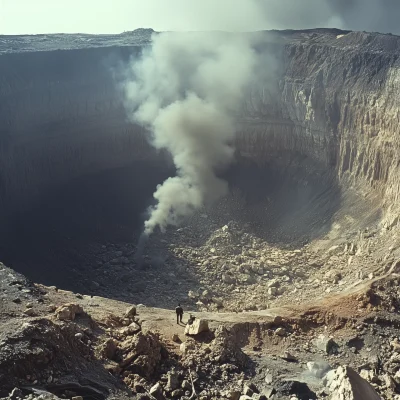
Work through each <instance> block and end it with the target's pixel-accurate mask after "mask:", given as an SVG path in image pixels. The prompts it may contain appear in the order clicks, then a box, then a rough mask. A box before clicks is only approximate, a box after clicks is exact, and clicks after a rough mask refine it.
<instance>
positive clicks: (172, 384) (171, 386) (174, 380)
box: [165, 371, 179, 392]
mask: <svg viewBox="0 0 400 400" xmlns="http://www.w3.org/2000/svg"><path fill="white" fill-rule="evenodd" d="M178 388H179V379H178V374H177V373H176V372H174V371H171V372H169V373H168V377H167V385H166V386H165V390H166V391H168V392H172V391H174V390H176V389H178Z"/></svg>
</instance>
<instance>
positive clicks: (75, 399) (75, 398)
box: [71, 396, 83, 400]
mask: <svg viewBox="0 0 400 400" xmlns="http://www.w3.org/2000/svg"><path fill="white" fill-rule="evenodd" d="M71 400H83V397H82V396H74V397H72V399H71Z"/></svg>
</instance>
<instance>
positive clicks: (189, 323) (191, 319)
mask: <svg viewBox="0 0 400 400" xmlns="http://www.w3.org/2000/svg"><path fill="white" fill-rule="evenodd" d="M195 319H196V317H194V316H193V315H192V314H190V317H189V319H188V325H192V324H193V321H194V320H195Z"/></svg>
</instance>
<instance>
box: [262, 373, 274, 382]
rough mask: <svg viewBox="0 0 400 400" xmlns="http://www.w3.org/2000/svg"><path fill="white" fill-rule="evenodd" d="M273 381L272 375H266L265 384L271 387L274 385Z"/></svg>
mask: <svg viewBox="0 0 400 400" xmlns="http://www.w3.org/2000/svg"><path fill="white" fill-rule="evenodd" d="M272 380H273V377H272V374H266V375H265V379H264V381H265V383H266V384H267V385H270V384H271V383H272Z"/></svg>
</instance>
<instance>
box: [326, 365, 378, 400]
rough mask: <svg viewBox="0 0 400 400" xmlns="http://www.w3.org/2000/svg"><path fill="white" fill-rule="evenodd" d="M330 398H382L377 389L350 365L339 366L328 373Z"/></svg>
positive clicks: (360, 399) (367, 399)
mask: <svg viewBox="0 0 400 400" xmlns="http://www.w3.org/2000/svg"><path fill="white" fill-rule="evenodd" d="M326 386H327V388H328V390H329V391H330V393H331V397H330V398H329V399H330V400H382V399H381V398H380V397H379V396H378V394H377V393H376V391H375V389H374V388H373V387H372V386H371V385H370V384H369V383H368V382H367V381H366V380H365V379H363V378H361V376H360V375H358V374H357V372H355V371H354V370H353V369H351V368H350V367H347V366H345V367H339V368H337V369H336V370H334V371H330V372H328V374H327V375H326Z"/></svg>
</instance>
